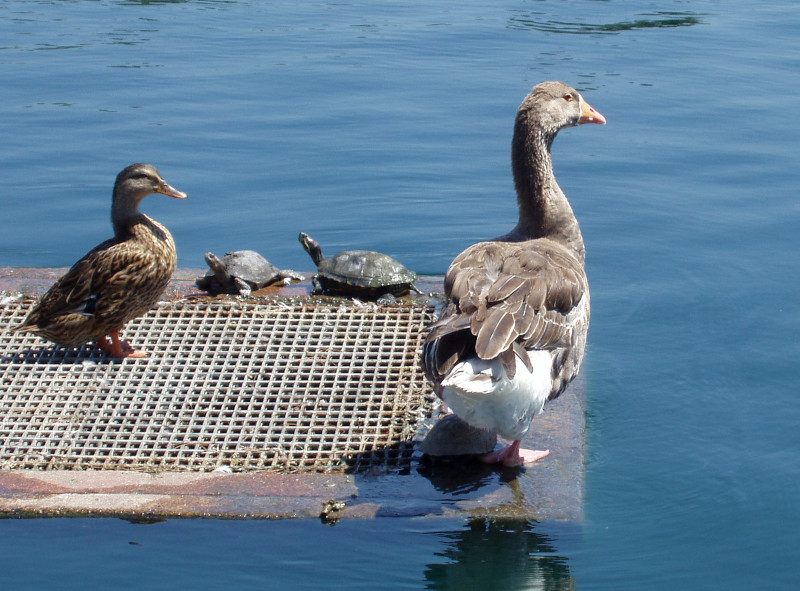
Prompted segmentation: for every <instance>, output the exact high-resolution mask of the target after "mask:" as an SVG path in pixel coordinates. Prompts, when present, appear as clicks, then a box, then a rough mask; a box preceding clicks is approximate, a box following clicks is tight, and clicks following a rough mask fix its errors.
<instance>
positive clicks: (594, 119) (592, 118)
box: [578, 100, 606, 125]
mask: <svg viewBox="0 0 800 591" xmlns="http://www.w3.org/2000/svg"><path fill="white" fill-rule="evenodd" d="M581 107H582V108H581V117H580V119H578V125H583V124H584V123H599V124H600V125H605V123H606V118H605V117H603V116H602V115H601V114H600V112H599V111H595V109H594V107H592V105H590V104H589V103H587V102H586V101H583V100H582V101H581Z"/></svg>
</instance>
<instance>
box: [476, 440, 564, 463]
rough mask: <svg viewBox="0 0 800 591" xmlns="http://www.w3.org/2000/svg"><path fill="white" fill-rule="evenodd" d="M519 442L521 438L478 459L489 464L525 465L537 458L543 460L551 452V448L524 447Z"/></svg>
mask: <svg viewBox="0 0 800 591" xmlns="http://www.w3.org/2000/svg"><path fill="white" fill-rule="evenodd" d="M519 444H520V440H519V439H517V440H516V441H513V442H512V443H510V444H509V445H507V446H506V447H504V448H503V449H500V450H497V451H493V452H489V453H488V454H484V455H482V456H478V459H480V461H482V462H485V463H487V464H497V463H501V464H503V465H504V466H509V467H513V466H523V465H525V464H533V463H534V462H536V461H537V460H541V459H542V458H544V457H546V456H547V455H548V454H549V453H550V450H549V449H547V450H544V451H539V450H533V449H524V448H521V447H520V446H519Z"/></svg>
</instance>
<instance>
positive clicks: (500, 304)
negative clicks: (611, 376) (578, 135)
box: [421, 81, 606, 466]
mask: <svg viewBox="0 0 800 591" xmlns="http://www.w3.org/2000/svg"><path fill="white" fill-rule="evenodd" d="M586 123H596V124H605V123H606V119H605V117H603V115H601V114H600V113H599V112H598V111H596V110H595V109H594V108H593V107H592V106H591V105H589V103H588V102H586V100H584V98H583V97H582V96H581V94H580V93H579V92H578V91H576V90H575V89H574V88H572V87H571V86H569V85H567V84H565V83H563V82H557V81H548V82H542V83H540V84H537V85H536V86H534V88H533V89H532V90H531V92H530V93H529V94H528V95H527V96H526V97H525V99H524V100H523V101H522V104H521V105H520V107H519V109H518V111H517V115H516V120H515V124H514V133H513V138H512V142H511V167H512V172H513V177H514V185H515V189H516V193H517V202H518V205H519V219H518V222H517V224H516V226H514V228H513V229H512V230H511V231H510V232H508V233H507V234H504V235H503V236H500V237H498V238H495V239H493V240H488V241H483V242H478V243H476V244H473V245H471V246H469V247H468V248H467V249H466V250H464V251H463V252H462V253H461V254H459V255H458V256H457V257H456V258H455V259H454V260H453V262H452V263H451V264H450V266H449V268H448V270H447V273H446V274H445V279H444V292H445V302H444V304H443V307H442V312H441V314H440V316H439V318H438V320H437V321H435V322H434V323H433V324H431V325H430V326H429V331H428V333H427V335H426V337H425V340H424V343H423V347H422V357H421V363H422V366H423V369H424V371H425V374H426V376H427V377H428V379H429V380H430V381H431V383H432V384H433V390H434V392H436V394H437V395H438V396H439V397H440V398H441V399H442V407H443V408H444V409H445V411H446V412H452V413H455V414H456V415H457V416H458V417H459V418H461V419H462V420H463V421H464V422H466V423H467V424H469V425H471V426H473V427H477V428H480V429H486V430H489V431H494V432H496V433H497V434H498V435H499V436H500V437H501V438H503V439H505V440H506V441H507V442H508V443H507V444H506V445H504V446H503V447H502V448H501V449H496V450H492V451H490V452H487V453H485V454H481V455H480V456H479V457H480V459H481V460H482V461H484V462H487V463H499V464H502V465H504V466H525V465H528V464H532V463H534V462H536V461H538V460H541V459H542V458H544V457H546V456H547V455H548V454H549V450H529V449H525V448H522V447H521V441H522V439H523V437H524V436H525V435H526V433H527V432H528V430H529V428H530V426H531V421H532V420H533V418H534V417H535V416H536V415H537V414H539V413H541V412H542V410H543V409H544V406H545V404H546V403H547V402H548V401H551V400H553V399H555V398H556V397H558V396H559V395H560V394H561V393H562V392H563V391H564V389H565V388H566V386H567V385H568V384H569V383H570V382H571V381H572V380H573V379H574V378H575V376H576V375H577V374H578V372H579V370H580V366H581V362H582V360H583V357H584V351H585V347H586V336H587V331H588V328H589V316H590V298H589V283H588V280H587V276H586V270H585V259H586V250H585V245H584V241H583V236H582V234H581V230H580V226H579V224H578V221H577V219H576V217H575V214H574V212H573V210H572V207H571V206H570V203H569V201H568V200H567V197H566V196H565V195H564V192H563V191H562V190H561V188H560V187H559V185H558V183H557V182H556V178H555V175H554V173H553V164H552V157H551V152H550V148H551V146H552V144H553V140H554V139H555V137H556V135H557V134H558V132H559V131H560V130H561V129H564V128H566V127H574V126H577V125H582V124H586Z"/></svg>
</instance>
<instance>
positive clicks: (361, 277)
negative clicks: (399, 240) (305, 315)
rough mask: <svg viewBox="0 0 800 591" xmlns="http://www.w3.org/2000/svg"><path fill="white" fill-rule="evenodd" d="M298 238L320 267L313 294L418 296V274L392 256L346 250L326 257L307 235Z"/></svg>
mask: <svg viewBox="0 0 800 591" xmlns="http://www.w3.org/2000/svg"><path fill="white" fill-rule="evenodd" d="M298 238H299V240H300V244H302V245H303V248H305V249H306V252H308V254H309V255H311V259H312V260H313V261H314V264H315V265H316V266H317V274H316V275H315V276H314V278H313V279H312V283H313V284H314V293H321V292H327V293H335V294H341V295H353V296H362V297H366V298H379V297H383V296H401V295H405V294H407V293H408V292H409V291H415V292H417V293H419V290H418V289H417V288H416V286H415V285H414V282H415V281H416V280H417V274H416V273H414V272H413V271H410V270H408V269H407V268H406V267H404V266H403V265H401V264H400V263H399V262H397V261H396V260H395V259H393V258H392V257H390V256H389V255H385V254H382V253H380V252H375V251H372V250H345V251H342V252H340V253H339V254H336V255H334V256H332V257H330V258H325V256H324V255H323V254H322V248H320V245H319V243H318V242H317V241H316V240H314V239H313V238H311V237H310V236H309V235H308V234H306V233H305V232H300V236H299V237H298Z"/></svg>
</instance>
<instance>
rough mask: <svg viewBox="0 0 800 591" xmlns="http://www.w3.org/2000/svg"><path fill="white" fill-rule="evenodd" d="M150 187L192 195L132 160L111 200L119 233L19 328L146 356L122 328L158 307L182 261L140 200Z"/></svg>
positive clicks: (71, 343)
mask: <svg viewBox="0 0 800 591" xmlns="http://www.w3.org/2000/svg"><path fill="white" fill-rule="evenodd" d="M152 193H162V194H164V195H168V196H170V197H174V198H176V199H185V198H186V193H182V192H181V191H178V190H177V189H174V188H173V187H171V186H169V185H168V184H167V183H166V182H165V181H164V179H163V178H161V175H160V174H159V172H158V171H157V170H156V169H155V167H154V166H152V165H150V164H131V165H130V166H128V167H127V168H125V169H124V170H123V171H122V172H120V173H119V175H117V180H116V182H115V183H114V196H113V201H112V205H111V223H112V225H113V226H114V237H113V238H111V239H109V240H106V241H105V242H102V243H101V244H98V245H97V246H95V247H94V248H93V249H92V250H90V251H89V252H88V253H87V254H86V255H85V256H84V257H83V258H82V259H81V260H79V261H78V262H77V263H75V264H74V265H73V266H72V268H71V269H70V270H69V271H67V273H66V275H64V276H63V277H62V278H61V279H59V280H58V281H57V282H56V284H55V285H53V287H51V288H50V290H49V291H48V292H47V293H46V294H45V295H44V297H42V299H41V301H39V303H38V304H37V305H36V307H35V308H34V309H33V310H32V311H31V313H30V314H29V315H28V317H27V318H26V319H25V321H24V322H23V323H22V324H20V325H19V326H17V327H15V329H14V330H15V331H27V332H32V333H34V334H37V335H39V336H41V337H43V338H45V339H48V340H50V341H52V342H54V343H57V344H59V345H61V346H62V347H79V346H80V345H82V344H84V343H86V342H89V341H95V342H96V343H97V346H98V347H100V348H101V349H103V350H104V351H106V352H108V353H109V354H111V356H113V357H144V356H145V355H144V353H143V352H141V351H137V350H135V349H133V348H132V347H131V346H130V345H129V344H128V343H126V342H122V341H120V338H119V331H120V330H121V329H122V327H123V326H125V324H126V323H127V322H128V321H130V320H132V319H134V318H137V317H139V316H142V315H143V314H145V313H146V312H147V311H148V310H150V308H152V307H153V305H155V303H156V302H157V301H158V298H159V297H160V296H161V294H162V293H163V292H164V289H165V288H166V286H167V284H168V283H169V280H170V278H171V277H172V274H173V273H174V271H175V266H176V264H177V253H176V250H175V242H174V241H173V239H172V236H171V235H170V233H169V232H168V231H167V229H166V228H165V227H164V226H162V225H161V224H159V223H158V222H156V221H155V220H153V219H151V218H149V217H148V216H146V215H145V214H143V213H140V212H139V203H140V202H141V201H142V199H144V198H145V197H147V196H148V195H150V194H152ZM107 336H110V337H111V342H109V341H108V339H107Z"/></svg>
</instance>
